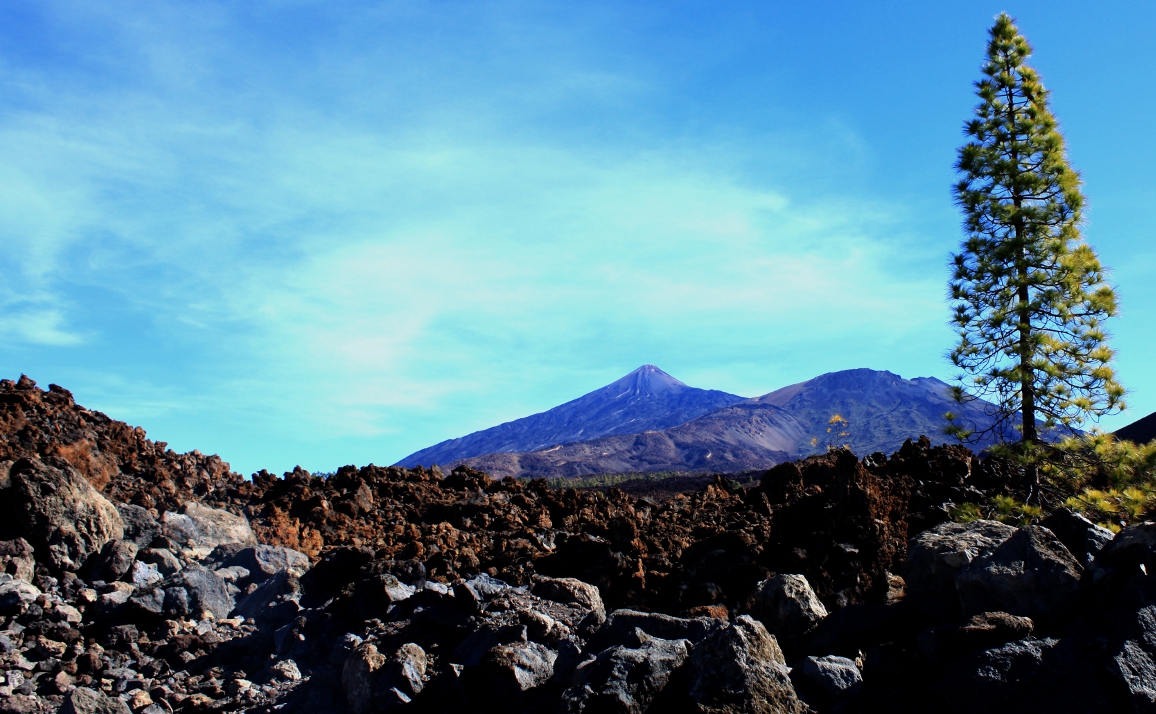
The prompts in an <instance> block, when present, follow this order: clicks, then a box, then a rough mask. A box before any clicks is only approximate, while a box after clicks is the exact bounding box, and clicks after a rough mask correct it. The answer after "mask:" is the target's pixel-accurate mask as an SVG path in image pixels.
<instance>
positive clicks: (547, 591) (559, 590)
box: [532, 578, 606, 624]
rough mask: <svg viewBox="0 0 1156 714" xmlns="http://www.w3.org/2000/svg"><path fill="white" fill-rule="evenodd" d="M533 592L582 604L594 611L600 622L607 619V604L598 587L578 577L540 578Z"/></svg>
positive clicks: (545, 596) (547, 597)
mask: <svg viewBox="0 0 1156 714" xmlns="http://www.w3.org/2000/svg"><path fill="white" fill-rule="evenodd" d="M532 592H533V593H534V594H535V595H537V596H538V597H542V598H546V599H547V600H553V601H554V602H562V603H576V604H578V605H581V606H582V607H584V608H587V609H588V610H590V611H591V612H592V613H594V616H595V618H597V619H599V620H600V622H599V624H601V621H602V620H605V619H606V606H605V605H603V604H602V595H601V594H600V593H599V592H598V588H597V587H596V586H594V585H591V584H589V583H584V582H582V581H581V580H578V579H576V578H539V579H538V581H537V582H536V583H534V588H533V591H532Z"/></svg>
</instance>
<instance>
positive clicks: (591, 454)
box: [443, 368, 991, 477]
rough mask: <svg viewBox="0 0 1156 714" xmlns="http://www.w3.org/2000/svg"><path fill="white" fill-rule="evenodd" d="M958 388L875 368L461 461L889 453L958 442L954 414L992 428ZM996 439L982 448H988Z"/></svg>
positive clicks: (648, 463)
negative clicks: (630, 428) (948, 416)
mask: <svg viewBox="0 0 1156 714" xmlns="http://www.w3.org/2000/svg"><path fill="white" fill-rule="evenodd" d="M950 389H951V388H950V386H949V385H948V384H947V383H946V382H943V381H942V380H939V379H936V378H935V377H915V378H912V379H904V378H902V377H901V376H899V375H897V374H894V373H892V372H888V371H880V370H872V369H867V368H859V369H851V370H842V371H838V372H828V373H826V374H822V375H819V376H818V377H815V378H813V379H810V380H807V381H805V382H799V383H797V384H792V385H788V386H786V387H782V388H780V389H777V390H774V391H772V392H768V393H767V394H764V395H762V396H760V397H754V398H751V399H747V400H743V401H741V402H736V403H734V404H729V405H726V406H723V407H719V408H718V409H715V410H713V411H710V412H707V413H706V414H703V415H700V416H698V417H695V418H694V419H691V420H689V421H687V422H685V423H683V424H679V425H677V426H673V427H670V428H668V429H665V430H656V431H646V432H640V433H635V434H619V435H612V436H606V437H600V438H597V439H593V440H576V441H573V442H568V443H565V444H558V445H551V446H550V447H548V448H544V449H535V450H530V451H524V452H504V453H490V454H482V455H478V456H473V457H466V458H462V459H456V460H454V461H452V462H450V463H448V464H443V466H446V467H447V468H452V467H454V466H458V465H466V466H470V467H471V468H476V469H480V470H483V471H486V472H488V473H491V474H493V475H494V476H496V477H502V476H516V477H566V476H585V475H590V474H596V473H622V472H655V471H710V472H715V473H734V472H740V471H747V470H753V469H766V468H771V467H772V466H775V465H777V464H779V463H782V462H784V461H789V460H791V459H794V458H799V457H801V456H806V455H808V454H812V453H818V452H821V451H824V450H825V449H826V448H827V446H829V445H830V446H848V447H849V448H851V449H852V450H853V451H856V452H857V453H867V454H870V453H877V452H884V453H890V452H892V451H895V450H896V449H898V448H899V447H900V446H901V445H902V444H903V442H904V441H906V440H907V439H909V438H910V439H916V438H918V437H920V436H927V437H928V440H929V442H930V443H932V444H944V443H953V442H954V439H952V438H951V437H949V436H948V435H947V433H946V431H945V427H946V426H947V422H946V420H945V419H944V418H943V416H944V414H945V413H947V412H948V411H953V412H955V413H956V414H958V415H960V418H961V420H962V421H963V422H965V423H971V424H976V425H980V426H983V425H985V424H987V423H990V418H989V417H988V416H987V415H986V413H985V412H984V408H983V406H981V404H982V403H981V404H976V403H970V404H962V405H961V404H958V403H957V402H955V401H954V399H952V397H951V394H950ZM835 414H839V415H840V416H842V417H844V418H845V419H847V427H846V429H845V430H846V431H847V432H848V434H847V435H846V436H844V437H838V438H832V437H831V436H830V435H829V434H828V432H827V428H828V425H829V420H830V419H831V417H832V416H833V415H835ZM990 440H991V438H990V437H987V438H986V439H985V440H980V441H978V442H977V443H976V444H975V445H974V447H975V448H976V449H977V450H979V449H982V448H985V447H986V446H987V445H988V444H989V442H990Z"/></svg>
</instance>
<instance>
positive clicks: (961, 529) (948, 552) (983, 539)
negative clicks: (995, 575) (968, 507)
mask: <svg viewBox="0 0 1156 714" xmlns="http://www.w3.org/2000/svg"><path fill="white" fill-rule="evenodd" d="M1015 531H1016V529H1015V528H1013V527H1012V526H1009V525H1005V524H1003V523H999V522H997V521H974V522H972V523H942V524H940V525H938V526H936V527H935V528H932V529H931V530H929V531H924V532H923V533H920V534H919V536H918V537H916V538H915V539H914V540H913V541H911V543H909V545H908V549H907V560H906V562H905V563H904V565H903V579H904V581H905V582H906V584H907V600H908V601H909V602H911V603H913V604H914V605H915V606H916V607H918V608H919V609H920V610H922V611H923V613H924V614H925V615H927V616H928V617H930V618H932V619H933V620H935V621H937V622H945V621H948V620H954V619H957V618H958V617H959V616H960V614H961V608H960V604H959V596H958V594H957V592H956V589H955V578H956V576H957V575H958V574H959V572H960V571H961V570H963V569H964V568H966V567H967V566H969V565H971V563H972V562H973V561H975V560H977V559H979V558H981V557H983V556H985V555H987V554H989V553H991V552H992V551H994V550H995V549H996V548H997V547H999V545H1000V544H1001V543H1003V542H1004V541H1005V540H1007V539H1008V538H1010V537H1011V536H1012V534H1013V533H1015ZM989 609H990V608H989ZM994 609H999V608H994Z"/></svg>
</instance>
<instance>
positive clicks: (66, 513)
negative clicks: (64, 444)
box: [0, 459, 124, 572]
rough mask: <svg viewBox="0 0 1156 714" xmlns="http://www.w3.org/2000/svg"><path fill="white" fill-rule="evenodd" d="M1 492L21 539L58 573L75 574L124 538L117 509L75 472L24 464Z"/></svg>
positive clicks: (11, 474)
mask: <svg viewBox="0 0 1156 714" xmlns="http://www.w3.org/2000/svg"><path fill="white" fill-rule="evenodd" d="M7 482H8V486H7V487H6V488H4V489H2V490H0V501H7V504H6V506H7V507H8V508H9V509H11V513H12V516H13V517H14V519H15V526H16V527H17V528H18V529H19V531H20V535H21V536H22V537H24V538H25V539H26V540H28V542H29V543H31V544H32V546H33V547H34V548H35V549H36V552H37V555H38V556H39V558H38V559H39V560H42V561H43V562H44V563H45V564H46V565H47V566H48V567H49V568H51V569H52V570H54V571H57V572H62V571H76V570H78V569H79V568H80V567H81V566H82V565H83V564H84V562H85V561H86V560H87V559H88V558H89V557H90V556H91V555H93V554H94V553H96V552H98V551H99V550H100V549H101V547H103V546H104V544H105V543H107V542H108V541H110V540H119V539H120V538H123V537H124V525H123V523H122V521H121V518H120V514H119V513H118V512H117V510H116V507H115V506H113V505H112V503H110V502H109V500H108V499H107V498H105V497H104V496H102V495H100V493H99V492H98V491H97V490H96V489H94V488H93V487H92V486H91V485H90V484H89V483H88V481H86V480H85V479H84V477H83V476H81V475H80V474H78V473H76V471H74V470H73V469H72V468H70V467H65V468H57V467H55V466H50V465H48V464H46V463H44V462H42V461H39V460H30V459H20V460H19V461H17V462H16V463H14V464H13V465H12V466H11V469H10V470H9V473H8V479H7Z"/></svg>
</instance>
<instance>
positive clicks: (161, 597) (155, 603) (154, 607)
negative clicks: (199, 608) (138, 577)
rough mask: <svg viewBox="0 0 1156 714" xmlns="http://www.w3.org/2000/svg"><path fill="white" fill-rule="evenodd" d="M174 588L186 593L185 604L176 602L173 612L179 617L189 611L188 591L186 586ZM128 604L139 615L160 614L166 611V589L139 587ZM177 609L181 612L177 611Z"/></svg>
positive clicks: (183, 601)
mask: <svg viewBox="0 0 1156 714" xmlns="http://www.w3.org/2000/svg"><path fill="white" fill-rule="evenodd" d="M174 590H179V591H180V592H181V593H184V595H183V600H182V603H183V604H182V605H180V606H177V605H175V604H174V608H173V609H174V612H173V613H172V614H174V615H177V616H178V617H180V616H183V615H187V614H188V613H189V607H188V593H187V592H186V591H185V589H184V588H174ZM128 604H129V606H130V607H131V608H132V609H133V610H134V611H135V614H136V615H138V616H141V615H143V616H150V615H151V616H154V617H156V616H160V615H162V614H164V612H165V591H164V590H162V589H160V588H150V587H144V588H139V589H138V590H137V591H136V593H134V594H133V595H132V596H131V597H130V598H129V599H128ZM176 610H179V611H180V612H176ZM130 616H131V615H130Z"/></svg>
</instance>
